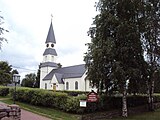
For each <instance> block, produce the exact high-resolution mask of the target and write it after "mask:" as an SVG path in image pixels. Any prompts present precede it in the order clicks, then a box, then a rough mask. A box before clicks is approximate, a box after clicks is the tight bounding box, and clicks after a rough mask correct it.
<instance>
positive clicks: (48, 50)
mask: <svg viewBox="0 0 160 120" xmlns="http://www.w3.org/2000/svg"><path fill="white" fill-rule="evenodd" d="M49 54H50V55H55V56H57V53H56V50H55V49H53V48H47V49H45V51H44V53H43V55H49Z"/></svg>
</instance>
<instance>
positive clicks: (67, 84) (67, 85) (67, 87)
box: [66, 82, 69, 90]
mask: <svg viewBox="0 0 160 120" xmlns="http://www.w3.org/2000/svg"><path fill="white" fill-rule="evenodd" d="M68 89H69V83H68V82H66V90H68Z"/></svg>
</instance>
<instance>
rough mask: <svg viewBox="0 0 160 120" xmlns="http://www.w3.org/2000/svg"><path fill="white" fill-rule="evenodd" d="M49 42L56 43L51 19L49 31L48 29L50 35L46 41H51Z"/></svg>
mask: <svg viewBox="0 0 160 120" xmlns="http://www.w3.org/2000/svg"><path fill="white" fill-rule="evenodd" d="M49 42H51V43H56V39H55V35H54V31H53V25H52V21H51V24H50V27H49V31H48V35H47V39H46V42H45V43H49Z"/></svg>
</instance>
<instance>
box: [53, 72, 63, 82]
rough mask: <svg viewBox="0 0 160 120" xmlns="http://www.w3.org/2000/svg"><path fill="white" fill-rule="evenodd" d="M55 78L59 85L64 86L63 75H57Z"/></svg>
mask: <svg viewBox="0 0 160 120" xmlns="http://www.w3.org/2000/svg"><path fill="white" fill-rule="evenodd" d="M55 76H56V78H57V81H58V83H59V84H64V82H63V79H62V76H63V75H62V74H59V73H55Z"/></svg>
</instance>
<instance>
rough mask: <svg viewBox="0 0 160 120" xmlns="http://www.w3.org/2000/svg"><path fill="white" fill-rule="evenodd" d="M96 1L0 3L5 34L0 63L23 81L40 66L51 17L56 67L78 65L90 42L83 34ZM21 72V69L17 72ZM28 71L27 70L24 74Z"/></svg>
mask: <svg viewBox="0 0 160 120" xmlns="http://www.w3.org/2000/svg"><path fill="white" fill-rule="evenodd" d="M96 1H97V0H1V1H0V8H1V9H0V11H1V12H0V15H2V16H3V17H4V22H5V23H4V24H3V26H4V27H5V28H6V29H8V30H9V33H6V34H5V35H4V36H5V37H6V38H7V39H8V43H3V46H2V50H1V51H0V60H4V61H8V63H9V64H11V65H13V66H15V67H18V68H15V69H17V70H18V71H19V72H20V75H21V76H22V77H24V75H25V74H28V73H32V72H36V70H37V69H38V65H39V64H40V62H42V54H43V52H44V50H45V40H46V37H47V33H48V29H49V25H50V22H51V14H52V15H53V20H52V22H53V28H54V32H55V37H56V42H57V43H56V45H55V49H56V51H57V54H58V59H57V63H61V64H62V66H70V65H76V64H82V63H84V62H83V56H84V53H85V52H86V50H87V47H86V46H85V43H88V42H90V37H88V36H87V31H88V30H89V27H91V24H92V22H93V18H94V16H95V15H96V9H95V7H94V5H95V2H96ZM20 68H24V69H20ZM27 69H29V70H27Z"/></svg>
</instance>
